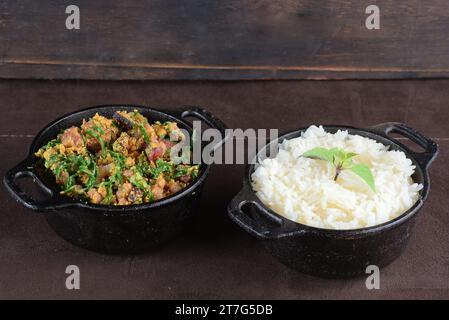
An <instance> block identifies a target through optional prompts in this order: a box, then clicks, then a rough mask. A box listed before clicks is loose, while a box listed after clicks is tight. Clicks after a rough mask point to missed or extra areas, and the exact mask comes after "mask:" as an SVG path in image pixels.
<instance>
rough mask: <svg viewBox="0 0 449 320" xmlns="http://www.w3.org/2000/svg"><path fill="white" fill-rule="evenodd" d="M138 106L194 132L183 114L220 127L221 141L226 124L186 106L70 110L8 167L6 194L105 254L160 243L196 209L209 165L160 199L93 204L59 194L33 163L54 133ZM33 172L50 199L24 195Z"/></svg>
mask: <svg viewBox="0 0 449 320" xmlns="http://www.w3.org/2000/svg"><path fill="white" fill-rule="evenodd" d="M119 110H126V111H133V110H138V111H139V112H140V113H141V114H142V115H143V116H145V117H147V118H148V119H149V120H150V121H161V122H164V121H175V122H176V123H177V124H178V126H179V127H180V128H182V129H185V130H188V131H189V133H190V135H192V133H193V130H192V126H191V124H190V123H189V122H188V121H187V120H186V118H187V117H191V118H196V119H199V120H201V121H203V122H205V123H206V124H207V125H209V126H210V127H213V128H216V129H218V130H219V131H220V132H221V134H222V138H223V140H222V141H220V142H219V143H217V144H216V145H215V146H214V148H217V147H218V146H219V145H220V144H222V143H223V141H224V140H225V134H226V133H225V129H226V127H225V125H224V124H223V123H222V122H221V121H220V120H219V119H217V118H215V117H214V116H213V115H211V114H210V113H209V112H207V111H206V110H204V109H201V108H198V107H193V106H184V107H180V108H177V109H175V110H170V111H166V112H165V111H160V110H157V109H152V108H147V107H142V106H135V105H105V106H98V107H92V108H88V109H84V110H81V111H77V112H74V113H70V114H68V115H65V116H63V117H61V118H59V119H58V120H56V121H54V122H52V123H50V124H49V125H47V126H46V127H45V128H44V129H43V130H41V131H40V132H39V133H38V134H37V135H36V137H35V139H34V140H33V142H32V144H31V147H30V150H29V154H28V156H27V158H26V159H25V160H23V161H22V162H21V163H19V164H18V165H17V166H15V167H14V168H12V169H11V170H9V171H8V172H7V173H6V175H5V177H4V179H3V182H4V184H5V186H6V189H7V190H8V191H9V193H10V194H11V195H12V196H13V197H14V198H15V199H16V200H17V201H18V202H19V203H21V204H22V205H24V206H25V207H27V208H29V209H31V210H34V211H37V212H42V213H43V214H44V215H45V217H46V219H47V221H48V224H49V225H50V226H51V227H52V228H53V229H54V231H55V232H56V233H57V234H59V235H60V236H61V237H63V238H64V239H66V240H68V241H69V242H71V243H73V244H75V245H77V246H80V247H83V248H87V249H91V250H94V251H99V252H106V253H135V252H142V251H144V250H146V249H149V248H153V247H155V246H157V245H159V244H162V243H164V242H166V241H168V240H170V239H172V238H174V237H175V236H177V235H179V234H180V233H181V232H182V231H184V230H185V229H187V228H188V227H189V225H190V222H191V221H192V218H193V217H194V214H195V211H197V208H198V205H199V201H200V197H201V191H202V188H203V185H204V182H205V180H206V177H207V174H208V172H209V166H208V165H207V164H204V163H203V164H201V167H200V172H199V174H198V177H197V178H196V179H195V180H194V181H193V182H192V183H191V184H190V185H188V186H187V187H186V188H185V189H183V190H181V191H179V192H177V193H175V194H173V195H171V196H169V197H166V198H163V199H161V200H158V201H155V202H151V203H144V204H137V205H128V206H113V205H97V204H92V203H87V202H84V201H82V200H80V199H75V198H71V197H68V196H65V195H61V194H60V193H59V188H58V186H57V185H56V184H55V183H54V178H53V179H49V178H48V177H46V175H45V174H44V173H43V170H40V169H41V168H39V166H38V165H37V158H36V157H35V156H34V153H35V152H36V151H37V150H38V149H39V148H41V147H42V146H43V145H45V144H46V143H47V142H48V141H50V140H51V139H53V138H55V137H56V136H57V134H58V133H60V132H61V131H62V130H64V129H66V128H68V127H70V126H74V125H76V126H77V125H80V124H81V122H82V120H83V119H88V118H90V117H92V116H94V115H95V113H99V114H101V115H103V116H106V117H112V115H113V114H114V113H115V111H119ZM27 176H28V177H31V178H33V180H34V181H35V183H36V185H37V186H39V187H40V188H41V189H42V190H43V191H44V192H45V193H47V194H48V195H49V198H48V199H46V200H43V201H37V200H34V199H33V198H32V197H30V196H28V195H27V193H26V192H24V191H23V190H22V189H21V188H20V187H19V185H18V184H17V181H18V179H20V178H23V177H27Z"/></svg>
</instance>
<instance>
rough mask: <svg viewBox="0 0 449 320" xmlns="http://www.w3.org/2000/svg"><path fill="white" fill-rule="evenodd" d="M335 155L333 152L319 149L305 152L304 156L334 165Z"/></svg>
mask: <svg viewBox="0 0 449 320" xmlns="http://www.w3.org/2000/svg"><path fill="white" fill-rule="evenodd" d="M334 154H335V153H334V152H333V151H332V150H329V149H326V148H320V147H318V148H313V149H311V150H309V151H306V152H304V153H303V154H302V156H303V157H306V158H310V159H319V160H324V161H328V162H330V163H333V162H334Z"/></svg>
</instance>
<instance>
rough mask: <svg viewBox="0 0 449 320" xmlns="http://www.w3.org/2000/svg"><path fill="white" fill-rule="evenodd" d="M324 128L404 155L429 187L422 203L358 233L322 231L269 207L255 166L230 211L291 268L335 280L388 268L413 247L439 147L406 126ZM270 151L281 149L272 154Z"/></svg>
mask: <svg viewBox="0 0 449 320" xmlns="http://www.w3.org/2000/svg"><path fill="white" fill-rule="evenodd" d="M324 129H325V130H326V131H327V132H331V133H335V132H337V131H338V130H347V131H348V132H349V134H355V135H360V136H363V137H367V138H370V139H374V140H376V141H378V142H380V143H382V144H384V145H386V146H389V147H390V149H391V150H400V151H402V152H404V153H405V155H406V156H407V157H408V158H409V159H410V160H411V161H412V162H413V165H415V166H416V169H415V173H414V175H413V176H412V178H413V180H414V181H415V182H417V183H421V184H422V185H423V189H422V190H421V191H420V197H419V199H418V201H417V202H416V203H415V204H414V205H413V206H412V207H411V208H410V209H409V210H407V211H406V212H404V213H403V214H401V215H400V216H398V217H397V218H395V219H393V220H390V221H388V222H385V223H383V224H380V225H375V226H372V227H367V228H362V229H354V230H334V229H322V228H316V227H312V226H307V225H303V224H300V223H297V222H294V221H292V220H289V219H287V218H285V217H283V216H281V215H279V214H277V213H275V212H274V211H272V210H271V209H269V208H268V207H266V206H265V205H264V204H263V203H262V202H261V201H260V200H259V198H258V197H257V195H256V193H255V191H254V190H253V189H252V187H251V175H252V173H253V172H254V170H255V168H256V164H250V165H248V166H247V168H246V171H245V177H244V182H243V189H242V190H241V191H240V192H239V193H238V194H237V196H235V198H234V199H233V200H232V201H231V202H230V204H229V206H228V213H229V216H230V218H231V219H232V220H233V221H234V222H235V223H237V224H238V225H239V226H240V227H241V228H243V229H244V230H245V231H247V232H248V233H250V234H251V235H253V236H255V237H256V238H258V239H261V240H263V242H264V244H265V246H266V247H267V248H268V250H269V251H270V252H271V254H272V255H273V256H274V257H276V258H277V259H278V260H279V261H280V262H282V263H283V264H285V265H287V266H288V267H291V268H293V269H295V270H297V271H300V272H302V273H306V274H310V275H315V276H321V277H329V278H339V277H351V276H357V275H363V274H365V271H366V267H367V266H368V265H376V266H378V267H384V266H386V265H388V264H390V263H391V262H393V261H394V260H395V259H397V258H398V257H399V256H400V255H401V253H402V252H403V251H404V249H405V247H406V246H407V243H408V241H409V238H410V235H411V233H412V230H413V226H414V222H415V218H416V216H417V214H418V212H419V211H420V209H421V207H422V206H423V203H424V201H425V200H426V198H427V195H428V192H429V187H430V181H429V174H428V167H429V165H430V163H431V162H432V161H433V160H434V159H435V157H436V155H437V153H438V146H437V144H436V143H435V142H433V141H432V140H430V139H428V138H426V137H424V136H423V135H422V134H420V133H419V132H417V131H415V130H413V129H411V128H409V127H407V126H405V125H404V124H401V123H385V124H380V125H377V126H374V127H371V128H368V129H357V128H353V127H345V126H324ZM305 130H306V129H305V128H304V129H300V130H297V131H294V132H290V133H288V134H285V135H283V136H281V137H280V138H278V139H277V140H274V141H272V142H270V143H269V144H268V145H266V146H265V147H264V148H263V149H262V150H260V151H259V153H258V158H259V159H260V158H261V157H262V155H267V156H269V157H272V156H275V155H276V153H277V150H276V148H274V147H273V146H274V145H276V144H278V143H282V141H283V140H286V139H292V138H297V137H300V136H301V134H302V133H303V132H304V131H305ZM390 133H397V134H399V135H402V136H404V137H406V138H408V139H410V140H411V141H413V142H414V143H416V144H418V145H419V146H420V147H422V148H423V149H424V151H423V152H420V153H418V152H414V151H412V150H410V149H409V148H408V147H407V146H405V145H404V144H402V143H400V142H398V141H397V140H395V139H393V138H390V136H389V134H390ZM270 150H276V151H272V152H274V153H273V154H271V155H270ZM264 158H266V156H265V157H264ZM262 159H263V158H262ZM253 163H254V161H253Z"/></svg>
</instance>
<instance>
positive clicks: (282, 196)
mask: <svg viewBox="0 0 449 320" xmlns="http://www.w3.org/2000/svg"><path fill="white" fill-rule="evenodd" d="M279 147H280V148H279V153H278V154H277V156H276V157H275V158H273V159H265V160H263V161H262V162H261V163H260V164H259V165H258V166H257V169H256V170H255V172H254V173H253V174H252V186H253V188H254V190H255V191H256V193H257V196H258V197H259V198H260V200H261V201H262V202H263V203H264V204H265V205H266V206H268V207H269V208H271V209H272V210H273V211H275V212H277V213H278V214H280V215H282V216H284V217H286V218H288V219H290V220H293V221H296V222H299V223H302V224H305V225H310V226H314V227H319V228H326V229H358V228H364V227H369V226H373V225H377V224H381V223H384V222H386V221H389V220H391V219H394V218H396V217H397V216H399V215H401V214H402V213H404V212H405V211H406V210H408V209H409V208H410V207H412V206H413V204H415V202H416V201H417V200H418V199H419V196H420V195H419V191H420V190H421V189H422V185H421V184H417V183H414V182H413V180H412V178H411V176H412V174H413V173H414V170H415V166H414V165H412V161H411V160H410V159H408V158H407V157H406V156H405V154H404V153H403V152H402V151H396V150H389V148H388V147H387V146H385V145H383V144H381V143H379V142H376V141H375V140H373V139H369V138H365V137H362V136H359V135H352V134H349V133H348V132H347V131H338V132H336V133H335V134H332V133H328V132H325V130H324V129H323V127H321V126H320V127H316V126H311V127H309V128H308V129H307V130H306V131H305V132H304V133H303V134H302V135H301V137H298V138H294V139H290V140H285V141H284V142H283V143H282V144H281V145H280V146H279ZM315 147H324V148H335V147H336V148H341V149H343V150H344V151H346V152H355V153H357V154H358V156H356V157H355V158H354V162H357V163H363V164H366V165H368V166H369V167H370V169H371V172H372V173H373V175H374V179H375V185H376V191H375V192H374V191H372V190H371V189H370V188H369V186H368V185H367V184H366V183H365V182H364V181H363V180H362V179H361V178H360V177H358V176H357V175H355V174H354V173H352V172H351V171H349V170H343V171H342V172H341V174H340V176H339V178H338V180H337V181H334V180H333V175H334V169H333V166H332V165H331V164H330V163H327V162H325V161H322V160H315V159H309V158H305V157H301V155H302V154H303V153H304V152H306V151H308V150H310V149H312V148H315Z"/></svg>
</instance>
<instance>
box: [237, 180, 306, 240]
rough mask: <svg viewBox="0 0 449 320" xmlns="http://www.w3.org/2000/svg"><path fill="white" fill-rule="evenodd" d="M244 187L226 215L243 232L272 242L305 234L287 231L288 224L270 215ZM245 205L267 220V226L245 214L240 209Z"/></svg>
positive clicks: (300, 231) (297, 231)
mask: <svg viewBox="0 0 449 320" xmlns="http://www.w3.org/2000/svg"><path fill="white" fill-rule="evenodd" d="M248 188H249V187H247V186H245V187H243V189H242V190H241V191H240V192H239V193H238V194H237V195H236V196H235V197H234V198H233V199H232V200H231V202H230V203H229V205H228V215H229V217H230V218H231V220H232V221H234V222H235V223H236V224H237V225H239V226H240V227H241V228H242V229H243V230H245V231H246V232H248V233H249V234H251V235H252V236H254V237H256V238H259V239H263V240H270V239H271V240H272V239H279V238H284V237H287V236H292V235H298V234H302V233H304V232H305V230H303V229H301V230H297V228H295V230H290V231H288V229H289V228H288V226H287V225H288V223H285V222H284V221H283V220H282V219H281V218H279V217H277V216H275V215H273V214H272V213H270V212H269V211H268V210H267V209H266V208H264V207H263V206H262V204H260V203H259V201H258V199H257V198H256V196H255V195H254V194H253V192H252V191H250V190H248ZM245 205H251V206H255V207H256V208H257V209H258V212H259V213H260V215H261V216H263V217H265V218H267V220H268V221H269V222H268V225H266V226H263V225H261V224H260V223H258V222H256V221H255V220H254V219H253V218H252V217H250V216H249V215H248V214H247V213H245V212H244V211H243V210H242V209H243V206H245Z"/></svg>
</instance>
